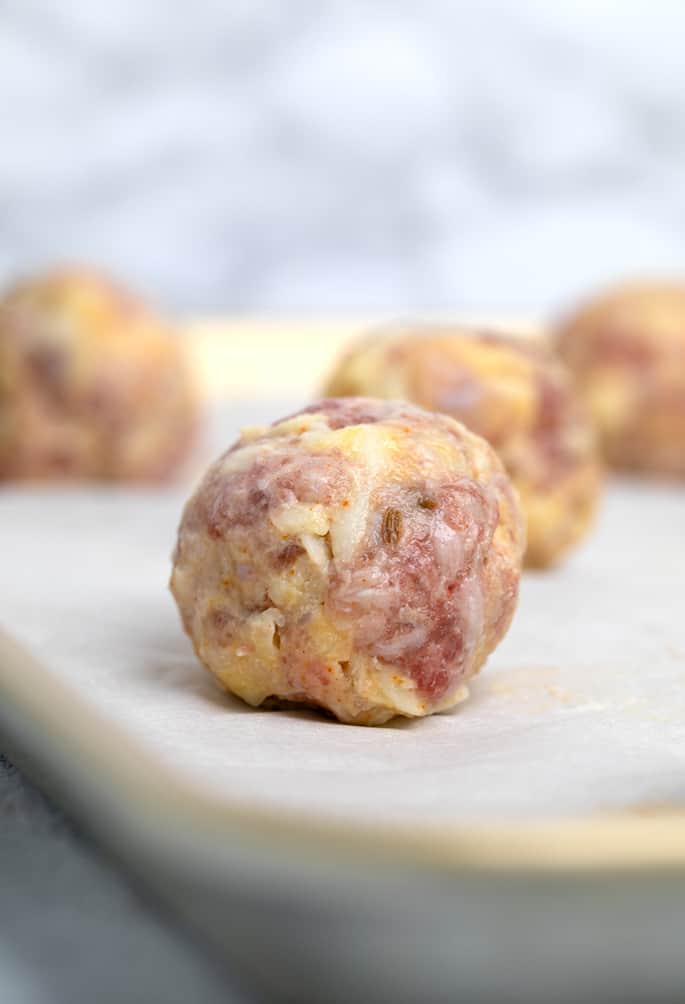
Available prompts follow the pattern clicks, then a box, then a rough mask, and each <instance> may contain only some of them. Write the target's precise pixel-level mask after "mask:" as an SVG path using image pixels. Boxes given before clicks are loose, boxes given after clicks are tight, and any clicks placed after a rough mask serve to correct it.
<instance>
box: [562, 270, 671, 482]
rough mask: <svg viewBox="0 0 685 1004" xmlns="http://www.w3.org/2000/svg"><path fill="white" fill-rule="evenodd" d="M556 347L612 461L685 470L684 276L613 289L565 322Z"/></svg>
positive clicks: (620, 465) (657, 470)
mask: <svg viewBox="0 0 685 1004" xmlns="http://www.w3.org/2000/svg"><path fill="white" fill-rule="evenodd" d="M558 348H559V351H560V353H561V355H562V356H563V357H564V359H565V360H566V362H567V363H568V364H569V366H570V367H571V368H572V370H573V372H574V374H575V376H576V378H577V382H578V385H579V388H580V390H581V392H582V394H583V396H584V398H585V400H586V401H587V404H588V407H589V409H590V412H591V414H592V416H593V418H594V420H595V422H596V424H597V428H598V431H599V434H600V441H601V445H602V449H603V452H604V454H605V456H606V459H607V460H608V462H609V463H610V464H611V465H612V466H614V467H617V468H624V469H627V470H631V469H632V470H635V471H647V472H652V473H655V474H672V475H678V476H680V477H683V476H685V284H684V285H680V286H679V285H675V284H674V285H664V284H662V285H657V284H651V285H650V284H647V283H643V284H640V283H636V284H634V285H627V286H622V287H619V288H617V289H614V290H611V291H610V292H608V293H606V294H605V295H604V296H601V297H598V298H597V299H595V300H593V301H591V302H590V303H589V304H587V305H586V306H585V307H583V308H581V309H580V310H579V311H578V312H577V313H576V314H575V316H573V317H571V318H570V319H569V320H567V321H566V322H565V323H564V324H562V325H561V326H560V329H559V332H558Z"/></svg>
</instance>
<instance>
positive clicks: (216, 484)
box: [171, 399, 524, 724]
mask: <svg viewBox="0 0 685 1004" xmlns="http://www.w3.org/2000/svg"><path fill="white" fill-rule="evenodd" d="M523 547H524V530H523V526H522V518H521V514H520V511H519V507H518V501H517V498H516V494H515V492H514V491H513V489H512V487H511V484H510V482H509V480H508V478H507V476H506V474H505V472H504V469H503V468H502V466H501V464H500V462H499V460H498V459H497V457H496V455H495V454H494V452H493V451H492V449H491V448H490V447H489V446H488V444H487V443H486V442H485V441H484V440H482V439H481V438H480V437H478V436H475V435H473V434H472V433H470V432H469V431H467V430H466V429H465V428H464V427H463V426H462V425H460V424H459V423H458V422H455V421H454V420H453V419H451V418H448V417H446V416H442V415H431V414H429V413H428V412H425V411H422V410H421V409H419V408H415V407H413V406H411V405H409V404H405V403H402V402H388V401H378V400H371V399H366V400H363V399H362V400H360V399H357V400H349V401H322V402H320V403H319V404H317V405H314V406H312V407H311V408H308V409H306V411H303V412H300V413H299V414H297V415H294V416H292V417H290V418H287V419H284V420H283V421H281V422H277V423H276V424H274V425H273V426H271V427H270V428H264V429H257V430H254V429H253V430H249V431H246V432H244V433H243V435H242V437H241V439H240V440H239V442H238V444H237V445H236V446H234V447H233V448H232V449H230V450H229V451H228V452H227V453H225V454H224V455H223V457H221V458H220V459H219V460H218V461H217V462H216V463H215V464H214V465H213V466H212V467H210V469H209V471H208V472H207V474H206V476H205V478H204V480H203V481H202V482H201V484H200V486H199V488H198V489H197V491H196V493H195V494H194V495H193V497H192V498H191V499H190V501H189V502H188V504H187V505H186V508H185V511H184V514H183V519H182V521H181V526H180V530H179V535H178V544H177V548H176V553H175V556H174V569H173V573H172V577H171V589H172V592H173V594H174V596H175V598H176V602H177V603H178V606H179V610H180V613H181V617H182V619H183V624H184V626H185V629H186V631H187V632H188V634H189V635H190V637H191V638H192V640H193V643H194V646H195V650H196V652H197V654H198V656H199V658H200V659H201V660H202V662H203V663H204V664H205V665H206V666H207V668H208V669H209V670H210V671H211V672H212V673H214V674H215V675H216V677H217V678H218V679H219V681H220V682H221V683H222V684H223V686H224V687H226V688H227V689H228V690H230V691H232V692H233V693H234V694H237V695H238V696H239V697H242V698H243V699H244V700H245V701H247V702H248V703H249V704H252V705H260V704H265V703H267V704H271V703H273V701H274V699H275V700H277V701H279V702H284V701H285V702H296V703H302V704H308V705H313V706H317V707H320V708H324V709H327V710H328V711H330V712H332V713H333V714H334V715H336V716H337V717H338V718H339V719H340V720H341V721H344V722H354V723H357V724H379V723H382V722H385V721H387V720H388V719H390V718H392V717H393V716H394V715H405V716H407V717H420V716H422V715H426V714H430V713H431V712H434V711H440V710H442V709H446V708H449V707H451V706H453V705H454V704H456V703H457V702H459V701H460V700H462V699H463V698H464V697H465V696H466V687H465V684H466V682H467V680H468V679H469V678H470V677H471V676H473V674H474V673H476V672H477V671H478V669H479V668H480V666H481V665H482V664H483V662H484V661H485V659H486V657H487V656H488V655H489V653H490V652H491V651H492V650H493V648H494V647H495V646H496V645H497V643H498V642H499V641H500V639H501V638H502V637H503V635H504V634H505V632H506V630H507V628H508V626H509V622H510V620H511V617H512V615H513V612H514V608H515V606H516V598H517V593H518V580H519V572H520V563H521V555H522V551H523Z"/></svg>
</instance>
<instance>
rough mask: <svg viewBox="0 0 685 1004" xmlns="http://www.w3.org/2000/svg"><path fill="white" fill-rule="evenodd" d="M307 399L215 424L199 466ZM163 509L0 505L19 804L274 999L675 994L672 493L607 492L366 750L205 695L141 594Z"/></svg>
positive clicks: (684, 659) (679, 496)
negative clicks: (407, 716)
mask: <svg viewBox="0 0 685 1004" xmlns="http://www.w3.org/2000/svg"><path fill="white" fill-rule="evenodd" d="M214 337H215V335H214V333H212V334H211V336H210V338H209V342H211V340H212V339H213V338H214ZM281 337H282V331H281V330H280V329H278V328H277V326H272V327H270V328H269V331H268V332H267V336H265V343H264V344H262V346H261V353H260V351H259V347H258V345H257V343H258V341H259V339H258V337H257V336H256V335H255V333H254V332H252V337H251V338H250V339H246V344H247V342H248V341H249V343H250V345H251V346H252V348H251V349H250V351H251V352H254V353H255V357H259V356H260V355H261V358H262V360H263V359H264V358H265V352H266V351H267V350H266V349H265V347H264V346H265V344H266V343H268V341H269V339H273V338H281ZM334 341H335V339H332V340H331V343H330V344H328V345H327V346H326V351H327V352H328V351H331V352H332V351H334V349H335V346H334V345H333V342H334ZM198 342H199V343H202V338H200V339H199V340H198ZM209 342H205V343H204V345H203V348H202V351H203V352H206V351H207V345H208V344H209ZM272 348H273V346H272ZM274 351H280V348H278V349H277V350H274ZM267 355H268V353H267ZM320 362H321V360H320V359H318V360H317V364H316V365H317V367H318V366H319V365H320ZM284 365H285V364H284ZM257 376H258V373H257ZM232 379H234V377H233V378H232ZM308 379H310V376H309V374H308V373H307V371H306V366H305V367H304V370H303V366H297V365H296V366H295V369H294V371H293V374H292V380H291V381H290V382H289V384H288V388H287V389H288V390H289V392H290V395H291V396H288V395H285V396H284V399H283V400H282V401H280V402H277V401H275V400H273V399H271V400H267V399H265V400H258V399H255V397H254V394H252V395H251V399H250V401H249V402H248V401H247V400H245V401H243V402H238V403H236V404H234V405H232V406H227V405H223V406H221V407H219V408H216V407H214V409H213V414H214V420H213V426H212V440H213V441H212V443H210V444H209V447H208V451H209V452H212V451H213V450H214V449H215V448H216V447H217V445H218V444H219V443H223V442H227V441H228V440H230V438H231V437H232V436H233V435H234V434H235V431H236V430H237V428H238V427H239V425H240V424H242V423H243V422H247V423H249V424H252V423H254V422H255V421H260V420H264V421H268V420H270V419H272V418H274V417H276V416H277V415H278V414H279V413H280V412H282V411H287V410H292V408H293V407H296V406H297V405H298V404H299V403H301V400H302V399H303V398H304V394H305V388H304V386H303V385H304V383H305V382H306V381H307V380H308ZM246 386H247V388H248V389H246V390H244V393H243V396H244V397H245V398H247V397H248V396H249V380H247V379H246V382H245V384H243V387H246ZM281 390H282V387H281ZM221 392H223V388H217V390H216V393H217V394H218V393H221ZM300 395H301V396H300ZM184 494H186V492H185V491H179V490H173V491H156V492H150V491H136V492H132V491H112V490H107V489H99V490H92V489H87V490H84V489H73V490H65V489H62V490H56V489H40V490H38V489H33V490H29V489H25V490H16V489H10V488H8V489H5V490H4V491H3V492H2V494H0V624H2V633H1V634H0V726H1V729H2V738H3V744H4V745H5V747H6V748H7V749H8V750H9V751H10V752H11V754H12V756H13V757H14V758H15V759H16V760H17V762H18V763H20V765H21V766H22V767H23V768H24V769H25V770H27V771H28V772H29V774H30V775H31V776H32V777H33V778H34V779H35V780H37V781H38V783H39V784H41V785H42V786H43V787H44V788H45V789H46V790H47V791H49V792H50V793H51V794H52V795H53V796H54V797H56V798H58V799H59V800H60V801H62V802H63V803H64V804H65V805H67V806H68V807H69V808H70V809H71V811H72V812H73V814H74V815H75V816H76V817H77V818H78V819H79V820H80V821H81V822H82V823H83V824H84V825H85V826H86V827H87V828H88V829H89V830H90V831H91V832H92V833H93V834H94V835H95V836H96V837H97V839H98V840H99V841H101V842H102V844H103V845H104V846H105V847H107V848H108V849H109V851H110V852H111V853H113V854H114V855H115V856H116V857H117V858H118V859H120V860H121V861H122V862H123V863H124V864H125V866H126V867H127V868H128V869H130V871H131V872H132V873H133V874H135V875H136V876H137V878H138V879H139V880H140V881H142V882H143V883H145V885H146V886H147V887H148V888H150V889H151V890H153V891H154V892H155V893H156V894H157V895H158V896H159V897H160V898H161V899H163V900H164V901H165V902H166V903H167V904H169V905H170V906H171V907H172V909H173V910H174V911H176V912H177V913H178V914H179V915H180V916H182V917H183V918H184V919H185V920H186V921H188V922H189V923H191V924H192V925H194V926H195V927H197V928H199V929H200V930H201V931H202V932H204V934H205V935H206V936H208V937H209V939H210V940H211V941H212V943H213V944H214V945H215V946H216V947H217V948H218V949H219V950H220V951H221V952H223V953H224V954H225V955H226V956H227V957H228V958H229V960H230V961H231V963H232V965H233V966H234V967H235V969H236V971H237V972H238V973H240V974H242V975H243V976H244V978H245V980H246V981H247V984H248V985H250V986H256V987H259V988H260V990H261V991H262V992H263V993H265V994H268V995H269V996H271V997H273V998H277V999H283V1000H291V1001H306V1000H324V999H325V1000H327V1001H348V1000H364V1001H376V1000H378V1001H381V1000H394V1001H399V1002H403V1001H417V1000H422V1001H424V1000H425V1001H432V1000H435V1001H443V1000H444V1001H454V1000H456V999H459V1000H471V999H480V1000H482V999H497V1000H527V1001H537V1000H539V1001H548V1000H550V999H555V1000H559V1001H565V1000H569V1001H571V1000H578V999H581V998H588V997H591V998H593V999H602V1000H605V999H606V1000H611V999H615V1000H621V1001H626V1000H628V1001H630V1000H642V999H645V998H647V997H648V998H649V999H650V1000H658V999H673V996H674V995H675V994H676V993H677V992H679V991H681V990H682V989H683V988H685V961H684V960H683V932H684V930H685V928H684V924H685V813H684V812H683V811H682V805H683V800H684V797H685V769H684V767H685V745H684V743H683V739H684V733H685V724H684V723H685V715H684V712H685V689H684V686H683V684H684V683H685V621H684V620H683V571H684V564H685V562H684V561H683V549H684V545H683V541H684V540H685V504H684V501H685V495H684V493H683V491H682V490H681V489H679V488H678V487H677V486H669V485H657V484H640V483H637V482H628V481H616V482H612V483H611V484H610V485H609V487H608V491H607V497H606V501H605V504H604V507H603V509H602V513H601V516H600V520H599V522H598V526H597V529H596V532H595V534H594V536H593V537H592V538H591V539H590V540H589V541H588V543H587V545H586V546H585V547H583V548H581V549H580V550H579V551H578V552H577V553H576V554H575V555H574V556H573V557H572V558H571V559H570V560H569V562H567V564H565V565H564V566H563V568H561V569H559V570H558V571H555V572H552V573H547V574H543V573H536V574H533V573H529V574H527V575H526V576H525V577H524V582H523V587H522V594H521V604H520V609H519V612H518V614H517V617H516V619H515V622H514V625H513V627H512V629H511V631H510V633H509V635H508V636H507V638H506V639H505V641H504V643H503V644H502V645H501V646H500V648H499V649H498V650H497V652H496V653H495V655H494V656H493V657H492V658H491V660H490V662H489V664H488V666H487V667H486V669H485V670H484V672H483V673H482V674H481V676H480V677H479V678H478V679H477V680H476V681H475V683H474V684H473V686H472V697H471V699H470V701H469V702H467V703H466V704H464V705H463V706H461V707H460V708H459V709H457V710H456V711H455V712H453V713H451V714H448V715H443V716H435V717H433V718H430V719H427V720H425V721H420V722H407V723H401V722H400V723H395V724H393V725H391V726H389V727H385V728H379V729H363V728H355V727H350V726H340V725H337V724H335V723H332V722H329V721H327V720H325V719H323V718H321V717H318V716H317V715H316V714H314V713H311V712H258V711H257V712H256V711H252V710H250V709H247V708H245V707H244V706H242V705H241V704H240V703H239V702H237V701H233V700H232V699H230V698H228V697H226V696H224V695H221V694H219V693H218V692H217V691H216V690H215V689H214V688H213V686H212V684H211V681H210V680H209V678H208V677H207V676H206V675H205V674H204V673H203V671H202V670H201V669H200V667H199V666H198V665H197V664H196V662H195V660H194V657H193V656H192V653H191V650H190V646H189V645H188V643H187V641H186V640H185V639H184V638H183V636H182V634H181V631H180V627H179V624H178V619H177V615H176V612H175V610H174V607H173V603H172V601H171V599H170V597H169V596H168V593H167V591H166V579H167V577H168V572H169V552H170V550H171V546H172V543H173V537H174V532H175V526H176V523H177V520H178V516H179V512H180V507H181V504H182V500H183V497H184Z"/></svg>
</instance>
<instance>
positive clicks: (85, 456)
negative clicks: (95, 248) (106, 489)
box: [0, 269, 197, 481]
mask: <svg viewBox="0 0 685 1004" xmlns="http://www.w3.org/2000/svg"><path fill="white" fill-rule="evenodd" d="M196 420H197V415H196V401H195V395H194V393H193V388H192V383H191V379H190V374H189V371H188V367H187V364H186V362H185V361H184V357H183V355H182V352H181V347H180V344H179V343H178V341H177V339H176V336H175V334H174V333H173V332H172V331H171V329H170V328H169V326H168V325H167V324H166V323H165V322H163V321H162V320H161V319H160V318H158V317H157V316H156V315H155V314H153V313H152V312H151V311H149V310H148V309H147V308H146V307H145V306H144V305H143V304H142V303H141V302H140V301H139V300H138V299H136V298H135V297H134V296H132V295H131V294H130V293H128V292H127V291H125V290H122V289H120V288H119V287H117V286H115V285H114V284H113V283H112V282H110V281H109V280H108V279H106V278H104V277H103V276H101V275H98V274H96V273H93V272H90V271H86V270H80V269H72V270H68V269H64V270H59V271H54V272H51V273H48V274H46V275H43V276H39V277H37V278H34V279H29V280H26V281H23V282H20V283H18V284H17V285H15V286H14V287H12V288H11V289H10V290H9V291H8V293H7V294H6V295H5V297H4V298H3V299H2V300H0V479H3V478H4V479H8V478H15V479H19V478H29V479H43V478H97V479H107V480H109V479H111V480H134V481H137V480H143V481H147V480H151V481H155V480H161V479H164V478H166V477H168V476H169V475H171V474H172V473H173V471H174V470H175V469H176V467H177V466H178V464H179V463H180V462H181V461H182V460H183V459H184V457H185V455H186V453H187V452H188V450H189V447H190V445H191V442H192V440H193V434H194V431H195V428H196Z"/></svg>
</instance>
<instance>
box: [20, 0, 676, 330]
mask: <svg viewBox="0 0 685 1004" xmlns="http://www.w3.org/2000/svg"><path fill="white" fill-rule="evenodd" d="M684 32H685V5H683V4H682V2H681V0H672V2H667V0H651V2H644V0H630V2H625V0H624V2H620V0H615V2H607V0H605V2H601V0H600V2H597V0H595V2H593V0H556V2H554V3H550V2H548V0H527V2H526V3H525V4H516V5H514V4H509V3H493V2H481V3H478V4H475V3H468V2H458V0H422V2H421V3H416V2H413V0H392V2H390V0H387V2H385V0H376V2H374V3H369V2H368V0H318V2H314V0H288V2H287V3H286V2H275V0H271V2H268V0H230V2H225V0H202V2H200V3H196V4H192V5H187V4H179V3H175V2H173V0H143V2H141V0H117V2H116V3H113V2H109V3H108V2H106V0H99V2H94V3H83V2H82V0H60V3H51V2H48V0H0V123H1V125H2V135H1V139H0V280H2V281H3V282H4V281H6V280H8V279H9V278H11V277H13V276H14V275H15V274H16V273H17V272H23V271H30V270H32V269H34V268H37V267H40V266H43V265H46V264H51V263H53V262H54V261H55V260H61V259H65V258H66V259H77V260H85V261H91V262H95V263H97V264H100V265H102V266H104V267H106V268H108V269H111V270H113V271H114V272H115V273H117V274H119V275H120V276H121V277H122V278H123V279H128V280H130V281H131V282H133V283H134V284H136V285H137V286H139V287H140V288H141V289H142V290H143V291H145V292H146V293H147V294H148V295H149V296H152V297H159V298H160V299H161V300H163V301H165V302H166V303H168V304H169V305H170V306H171V307H173V308H175V309H177V310H179V311H181V312H184V313H194V314H198V313H199V314H219V313H244V312H253V313H278V312H284V313H288V312H289V313H298V312H303V311H311V312H316V311H319V312H324V311H325V312H327V313H332V312H336V311H356V312H359V311H365V310H383V311H384V310H392V311H400V312H402V311H416V310H422V309H425V310H430V309H438V310H443V309H455V310H466V311H469V310H472V311H482V310H487V311H489V310H502V311H507V310H510V311H517V312H528V311H530V312H538V311H540V310H542V311H547V310H548V309H554V308H557V307H558V306H559V305H560V304H565V303H566V302H567V301H570V300H572V299H573V298H574V297H575V296H576V295H577V294H580V293H584V292H586V291H587V289H588V287H593V286H595V285H601V284H602V283H603V282H605V281H608V280H611V279H613V278H615V277H616V276H617V275H618V276H620V275H622V274H624V273H633V272H662V271H664V272H676V271H680V270H681V269H682V265H683V261H684V260H685V114H684V98H685V59H684V58H683V45H682V39H683V33H684Z"/></svg>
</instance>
